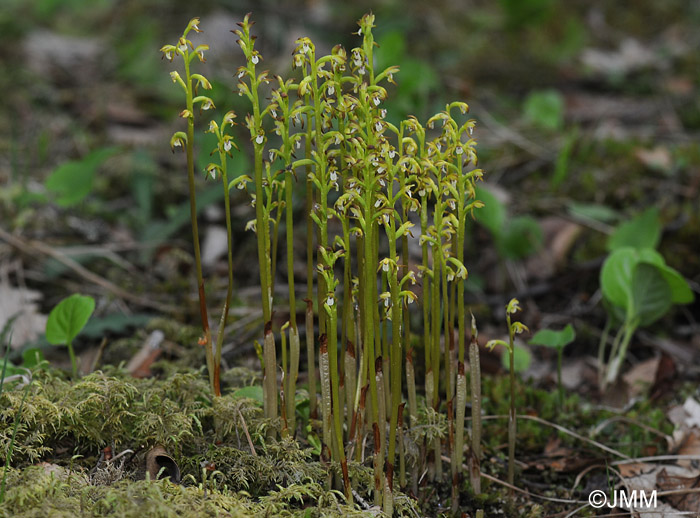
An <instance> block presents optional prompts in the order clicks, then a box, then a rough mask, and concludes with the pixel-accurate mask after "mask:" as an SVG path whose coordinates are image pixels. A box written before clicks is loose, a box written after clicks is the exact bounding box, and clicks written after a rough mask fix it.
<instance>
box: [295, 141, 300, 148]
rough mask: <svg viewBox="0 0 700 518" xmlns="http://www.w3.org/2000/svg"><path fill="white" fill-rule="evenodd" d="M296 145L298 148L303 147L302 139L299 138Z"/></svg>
mask: <svg viewBox="0 0 700 518" xmlns="http://www.w3.org/2000/svg"><path fill="white" fill-rule="evenodd" d="M296 147H297V149H299V148H300V147H301V140H297V142H296Z"/></svg>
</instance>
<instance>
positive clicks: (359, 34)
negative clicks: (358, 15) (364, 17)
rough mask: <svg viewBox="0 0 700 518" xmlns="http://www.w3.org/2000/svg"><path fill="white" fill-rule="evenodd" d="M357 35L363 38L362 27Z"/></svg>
mask: <svg viewBox="0 0 700 518" xmlns="http://www.w3.org/2000/svg"><path fill="white" fill-rule="evenodd" d="M357 35H358V36H362V27H360V29H359V30H358V31H357Z"/></svg>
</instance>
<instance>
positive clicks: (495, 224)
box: [474, 187, 506, 236]
mask: <svg viewBox="0 0 700 518" xmlns="http://www.w3.org/2000/svg"><path fill="white" fill-rule="evenodd" d="M476 199H477V200H480V201H482V202H484V206H483V207H482V208H480V209H479V210H477V211H476V212H475V213H474V214H475V215H474V217H475V219H476V220H477V221H478V222H479V223H481V224H482V225H484V226H485V227H486V228H488V229H489V230H490V231H491V234H493V235H494V236H498V235H500V234H501V232H503V225H504V223H505V221H506V208H505V205H503V203H501V201H500V200H499V199H498V198H496V195H494V194H493V193H492V192H491V191H489V190H488V189H486V188H484V187H477V188H476Z"/></svg>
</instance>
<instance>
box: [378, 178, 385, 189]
mask: <svg viewBox="0 0 700 518" xmlns="http://www.w3.org/2000/svg"><path fill="white" fill-rule="evenodd" d="M379 185H381V186H382V187H386V182H385V181H384V178H380V179H379Z"/></svg>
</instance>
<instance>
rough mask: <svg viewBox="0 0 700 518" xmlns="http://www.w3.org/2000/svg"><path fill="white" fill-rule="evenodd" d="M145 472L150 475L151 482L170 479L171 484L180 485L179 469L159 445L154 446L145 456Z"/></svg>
mask: <svg viewBox="0 0 700 518" xmlns="http://www.w3.org/2000/svg"><path fill="white" fill-rule="evenodd" d="M146 472H147V473H148V474H149V475H150V477H151V480H160V479H163V478H170V481H171V482H174V483H175V484H179V483H180V468H179V467H178V465H177V462H175V461H174V460H173V458H172V457H171V456H170V455H169V454H168V452H167V451H166V450H165V448H163V446H161V445H160V444H159V445H157V446H154V447H153V448H152V449H151V451H149V452H148V453H147V454H146Z"/></svg>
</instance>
